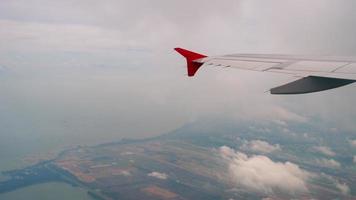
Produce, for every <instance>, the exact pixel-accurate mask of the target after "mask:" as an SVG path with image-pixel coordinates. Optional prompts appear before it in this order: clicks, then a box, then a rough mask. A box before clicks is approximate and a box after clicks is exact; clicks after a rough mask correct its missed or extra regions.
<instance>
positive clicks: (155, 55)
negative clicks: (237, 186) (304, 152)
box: [0, 0, 356, 193]
mask: <svg viewBox="0 0 356 200" xmlns="http://www.w3.org/2000/svg"><path fill="white" fill-rule="evenodd" d="M187 5H189V6H187ZM355 11H356V2H355V1H353V0H339V1H333V0H313V1H310V0H299V1H293V0H270V1H258V0H226V1H219V2H218V1H217V2H209V3H207V2H206V1H203V0H197V1H194V2H191V1H189V2H188V1H185V0H183V1H182V0H180V1H164V0H156V1H149V0H130V1H125V0H122V1H121V0H120V1H116V0H104V1H100V2H99V1H94V0H75V1H74V0H67V1H52V0H50V1H49V0H30V1H29V0H17V1H13V0H1V2H0V27H1V28H0V44H1V45H0V127H1V130H0V168H1V170H7V169H14V168H18V167H20V166H23V165H25V164H26V162H23V161H22V158H23V157H25V156H27V155H33V154H35V155H37V154H39V153H42V154H46V152H48V151H54V152H58V151H59V149H62V148H64V147H68V146H72V145H77V144H98V143H103V142H111V141H117V140H120V139H122V138H149V137H152V136H157V135H160V134H163V133H166V132H169V131H172V130H175V129H177V128H179V127H182V126H184V125H186V124H195V123H201V121H208V123H206V124H204V125H202V127H203V130H205V131H209V130H210V129H213V128H215V129H214V130H213V131H216V132H218V131H219V130H218V129H217V128H216V127H215V126H211V127H209V126H208V125H209V124H210V123H211V121H214V122H216V123H217V124H219V123H223V122H224V121H229V122H232V123H236V124H242V123H243V124H245V123H247V124H249V123H257V124H258V126H251V127H250V128H251V132H257V133H259V132H261V133H263V132H268V131H271V130H269V129H268V128H266V127H267V126H269V125H271V124H272V125H275V126H276V127H278V128H281V129H280V130H279V129H278V133H279V134H291V135H293V134H297V137H296V138H298V137H308V136H310V135H313V134H314V133H309V132H308V130H305V132H303V133H302V132H295V130H296V127H294V126H295V124H306V125H311V126H314V127H318V128H319V129H320V130H322V131H325V133H328V134H330V133H334V134H335V135H338V134H342V136H341V138H343V139H344V140H343V142H345V143H343V144H344V145H346V144H347V143H346V142H347V141H349V142H348V143H349V144H350V146H355V145H353V144H354V143H355V142H354V141H356V124H355V123H354V122H355V119H356V107H355V106H354V102H356V95H355V94H356V84H352V85H349V86H346V87H343V88H339V89H337V90H331V91H325V92H321V93H315V94H308V95H301V96H272V95H269V94H268V93H265V91H267V90H268V89H269V88H271V87H273V86H277V85H280V84H282V83H285V82H288V81H290V80H291V79H293V78H294V77H288V76H281V75H276V74H261V73H254V72H245V71H240V70H233V69H220V68H211V67H207V68H202V69H201V70H200V71H199V72H198V74H197V76H196V77H194V78H188V77H186V76H185V74H186V71H185V70H186V69H185V61H184V59H183V58H181V57H180V56H179V55H177V54H176V53H175V52H173V48H174V47H176V46H181V47H184V48H187V49H192V50H194V51H197V52H201V53H204V54H208V55H217V54H230V53H250V52H251V53H282V54H308V55H309V54H316V55H341V56H356V40H355V35H356V28H355V27H356V16H355V15H356V14H355V13H356V12H355ZM204 127H205V128H204ZM272 131H273V130H272ZM322 131H321V132H322ZM203 132H204V131H203ZM304 134H305V135H304ZM293 137H294V136H293ZM320 138H323V137H320ZM294 139H295V138H294ZM284 142H286V141H284ZM290 142H293V140H292V141H290ZM226 145H227V144H221V145H220V147H221V146H226ZM239 145H241V148H240V146H235V147H233V146H226V147H228V148H231V152H233V153H230V159H231V160H232V167H234V166H235V167H237V168H238V169H240V167H243V166H245V165H247V166H249V167H253V166H251V165H253V164H254V162H253V161H255V160H256V158H257V159H258V158H261V159H262V162H263V163H264V164H267V165H268V166H270V167H271V168H274V167H275V166H279V167H280V168H281V169H286V174H287V175H295V173H294V172H298V174H302V175H303V176H302V178H300V177H299V176H298V179H296V180H297V182H298V180H299V181H300V180H301V181H304V180H306V179H308V177H310V176H309V175H305V173H304V171H301V172H300V171H298V170H292V172H291V170H289V169H290V165H287V164H286V160H284V161H283V162H281V163H280V164H278V161H276V160H273V159H272V158H273V155H274V154H278V153H281V152H282V153H283V152H284V151H286V149H284V146H285V144H283V143H272V142H270V143H268V141H266V140H262V139H261V138H259V137H255V138H249V139H248V140H245V141H241V143H239ZM333 145H335V146H337V145H338V144H333ZM347 148H351V147H349V146H348V147H347ZM354 151H355V149H354V148H353V149H351V150H350V149H348V151H347V152H348V153H351V154H352V153H354V154H355V152H354ZM246 152H247V153H249V154H248V155H246V156H243V154H245V153H246ZM310 152H314V153H315V155H316V156H317V157H318V160H315V162H316V163H313V164H318V165H320V166H324V167H326V168H329V167H331V169H339V170H340V167H341V169H343V167H344V165H345V164H342V163H341V164H340V162H341V161H344V162H349V163H348V165H350V166H351V164H352V163H350V162H352V160H351V158H352V157H351V155H350V156H349V157H347V158H345V159H347V161H345V160H343V158H339V157H337V156H340V154H342V152H343V150H340V149H334V148H331V147H330V144H329V143H327V142H326V141H323V139H320V141H317V142H316V143H315V146H314V147H312V148H311V149H310ZM239 153H243V154H239ZM265 153H271V154H272V156H270V155H267V157H266V156H265V157H253V156H252V155H264V154H265ZM250 154H251V155H250ZM251 156H252V157H251ZM335 156H336V157H337V158H335ZM268 159H271V160H268ZM340 159H341V161H340ZM354 160H355V159H354ZM235 161H236V162H237V163H239V165H237V166H236V165H234V164H236V162H235ZM292 168H293V167H292ZM293 169H294V168H293ZM301 170H305V169H301ZM353 170H354V169H353ZM289 172H291V173H289ZM299 172H300V173H299ZM156 175H157V174H156ZM237 175H239V174H237ZM237 177H240V176H237ZM277 178H278V177H277ZM261 183H263V180H261ZM299 183H300V182H299ZM301 183H303V182H301ZM343 184H344V183H343V182H340V183H339V185H338V186H339V188H341V189H340V190H343V191H344V192H345V193H349V192H350V191H349V190H350V189H347V187H346V186H345V185H343ZM297 185H298V184H297ZM262 186H264V187H265V190H266V191H267V192H268V190H269V189H270V187H275V186H270V185H267V186H266V185H263V184H262ZM277 186H278V185H277ZM277 186H276V187H277ZM299 186H300V187H299V188H301V190H302V191H303V190H304V189H305V188H303V186H304V185H303V184H299ZM278 187H279V186H278ZM278 187H277V188H278Z"/></svg>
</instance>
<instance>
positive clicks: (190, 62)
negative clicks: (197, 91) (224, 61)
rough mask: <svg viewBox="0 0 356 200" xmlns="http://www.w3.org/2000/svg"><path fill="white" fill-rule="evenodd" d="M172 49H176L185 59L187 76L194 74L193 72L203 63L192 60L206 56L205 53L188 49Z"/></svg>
mask: <svg viewBox="0 0 356 200" xmlns="http://www.w3.org/2000/svg"><path fill="white" fill-rule="evenodd" d="M174 50H176V51H177V52H178V53H179V54H181V55H182V56H184V57H185V58H186V59H187V70H188V76H194V74H195V73H196V72H197V71H198V69H199V68H200V67H201V66H202V65H203V63H199V62H194V61H195V60H198V59H201V58H205V57H207V56H205V55H202V54H199V53H195V52H192V51H188V50H186V49H182V48H175V49H174Z"/></svg>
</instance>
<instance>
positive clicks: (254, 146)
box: [241, 140, 281, 153]
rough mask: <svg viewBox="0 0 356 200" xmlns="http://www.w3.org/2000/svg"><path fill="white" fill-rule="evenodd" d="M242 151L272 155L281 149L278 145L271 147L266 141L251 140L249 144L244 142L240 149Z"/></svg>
mask: <svg viewBox="0 0 356 200" xmlns="http://www.w3.org/2000/svg"><path fill="white" fill-rule="evenodd" d="M241 149H242V150H248V151H253V152H258V153H272V152H274V151H278V150H281V147H280V145H279V144H276V145H272V144H269V143H268V142H266V141H262V140H252V141H249V142H245V143H244V144H243V145H242V147H241Z"/></svg>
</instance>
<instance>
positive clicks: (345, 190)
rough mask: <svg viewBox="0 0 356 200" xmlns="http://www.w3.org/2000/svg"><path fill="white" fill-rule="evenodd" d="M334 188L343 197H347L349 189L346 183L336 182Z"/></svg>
mask: <svg viewBox="0 0 356 200" xmlns="http://www.w3.org/2000/svg"><path fill="white" fill-rule="evenodd" d="M335 186H336V188H337V189H339V190H340V192H341V193H342V194H343V195H348V194H349V193H350V187H349V186H348V185H347V184H346V183H340V182H338V181H336V182H335Z"/></svg>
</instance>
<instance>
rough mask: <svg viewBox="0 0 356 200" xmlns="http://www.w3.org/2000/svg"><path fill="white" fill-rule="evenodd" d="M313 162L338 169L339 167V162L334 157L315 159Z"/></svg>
mask: <svg viewBox="0 0 356 200" xmlns="http://www.w3.org/2000/svg"><path fill="white" fill-rule="evenodd" d="M315 162H316V164H318V165H320V166H322V167H327V168H334V169H338V168H340V167H341V164H340V163H339V162H337V161H336V160H334V159H326V158H321V159H316V161H315Z"/></svg>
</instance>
